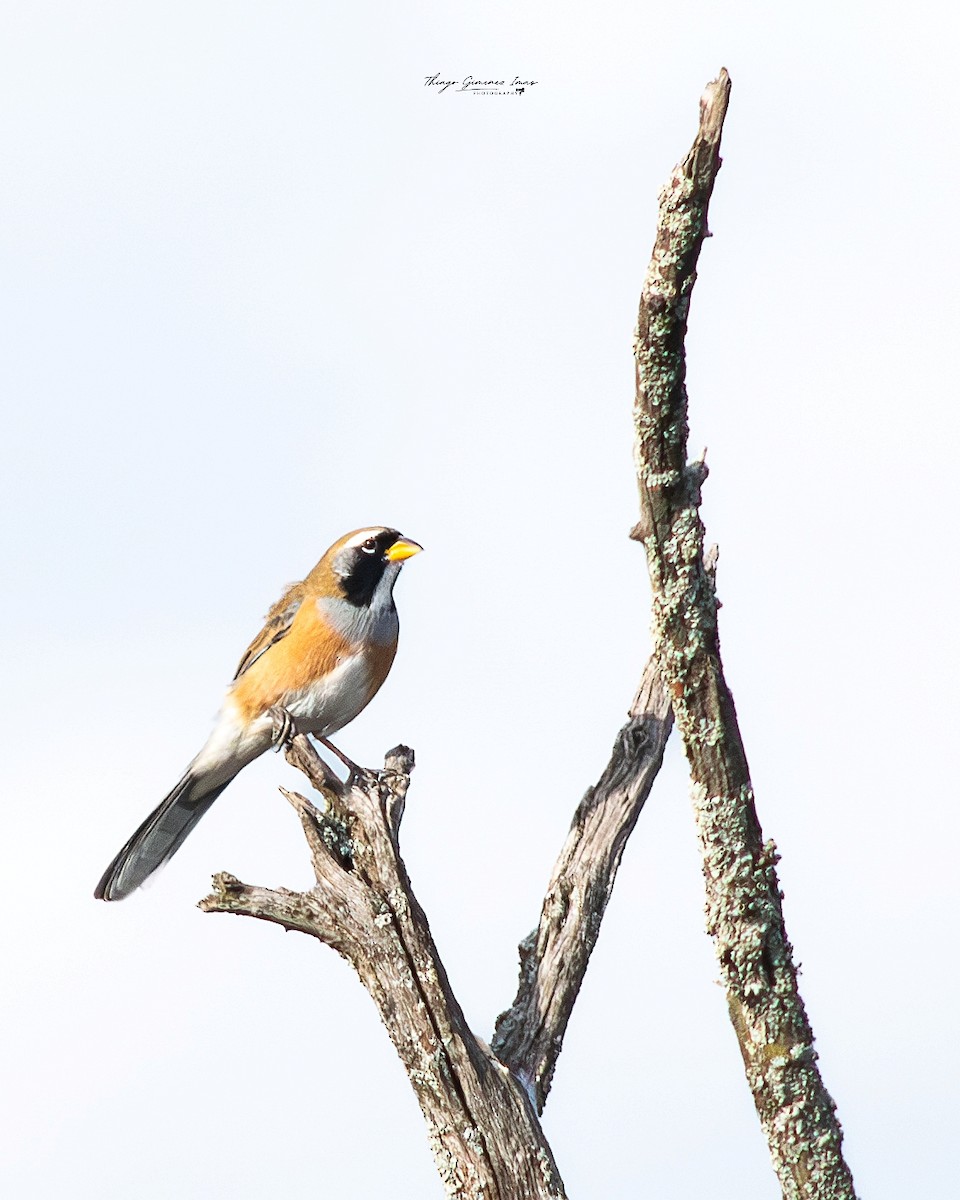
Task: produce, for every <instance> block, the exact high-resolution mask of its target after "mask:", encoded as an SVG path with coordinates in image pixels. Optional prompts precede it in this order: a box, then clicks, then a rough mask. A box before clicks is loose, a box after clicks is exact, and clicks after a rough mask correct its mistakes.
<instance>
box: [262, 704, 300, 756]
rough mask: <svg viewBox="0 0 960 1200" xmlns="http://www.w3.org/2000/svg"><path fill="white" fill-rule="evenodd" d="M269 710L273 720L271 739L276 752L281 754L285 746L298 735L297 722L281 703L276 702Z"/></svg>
mask: <svg viewBox="0 0 960 1200" xmlns="http://www.w3.org/2000/svg"><path fill="white" fill-rule="evenodd" d="M267 712H268V715H269V716H270V718H271V719H272V721H273V732H272V733H271V735H270V741H271V742H272V743H273V750H274V753H275V754H279V753H280V751H281V750H282V749H283V748H284V746H286V745H287V744H288V743H289V742H292V741H293V739H294V738H295V737H296V736H297V723H296V721H294V719H293V717H292V716H291V714H290V713H289V712H288V711H287V709H285V708H284V707H283V706H282V705H280V704H275V705H274V706H273V708H271V709H268V710H267Z"/></svg>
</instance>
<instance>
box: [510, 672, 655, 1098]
mask: <svg viewBox="0 0 960 1200" xmlns="http://www.w3.org/2000/svg"><path fill="white" fill-rule="evenodd" d="M672 728H673V716H672V714H671V711H670V701H669V700H668V699H667V694H666V691H665V690H664V688H663V685H662V684H661V682H660V673H659V671H658V669H657V665H656V663H655V661H654V660H653V659H651V660H650V661H649V662H648V663H647V666H646V669H645V670H644V673H643V679H642V681H641V683H640V689H639V691H638V692H637V695H636V698H635V699H634V702H633V704H632V705H631V707H630V713H629V719H628V721H627V723H626V725H624V727H623V728H622V729H621V730H620V732H619V734H618V735H617V740H616V742H615V743H614V746H613V752H612V754H611V756H610V762H609V763H608V764H607V766H606V768H605V770H604V772H603V774H602V775H601V776H600V779H599V780H598V782H597V783H596V785H595V786H594V787H592V788H589V789H588V791H587V793H586V795H585V796H584V797H583V799H582V800H581V801H580V806H579V807H578V809H577V811H576V813H575V815H574V818H573V824H572V825H571V827H570V833H569V835H568V837H567V841H566V844H565V845H564V847H563V850H562V851H561V853H560V857H559V858H558V859H557V863H556V866H555V867H554V869H553V874H552V875H551V877H550V883H549V884H548V886H547V894H546V897H545V898H544V901H543V911H542V912H541V915H540V924H539V926H538V927H537V928H536V929H535V930H534V931H533V932H532V933H531V934H530V935H529V936H528V937H526V938H525V939H524V940H523V941H522V942H521V943H520V986H519V988H518V990H517V997H516V999H515V1000H514V1002H513V1004H512V1006H511V1007H510V1008H509V1009H508V1010H507V1011H506V1012H504V1013H501V1014H500V1016H499V1017H498V1018H497V1027H496V1030H495V1033H494V1037H493V1042H492V1047H493V1051H494V1053H495V1054H496V1055H497V1057H498V1058H499V1059H501V1061H502V1062H504V1063H506V1065H507V1066H508V1067H509V1068H510V1069H511V1071H513V1073H514V1074H515V1075H516V1076H517V1078H518V1079H519V1080H520V1081H521V1083H523V1085H524V1087H525V1088H526V1089H527V1091H528V1093H529V1094H530V1096H531V1099H532V1100H533V1102H534V1103H535V1104H536V1106H537V1112H541V1113H542V1112H543V1108H544V1105H545V1104H546V1100H547V1093H548V1092H549V1090H550V1084H551V1081H552V1079H553V1071H554V1067H555V1066H556V1063H557V1058H558V1057H559V1054H560V1050H561V1048H562V1046H563V1035H564V1033H565V1032H566V1028H567V1023H568V1022H569V1020H570V1014H571V1013H572V1012H573V1006H574V1003H575V1002H576V999H577V994H578V993H579V991H580V985H581V983H582V982H583V977H584V974H585V973H586V970H587V964H588V963H589V961H590V955H591V954H592V953H593V948H594V946H595V945H596V942H597V938H598V936H599V934H600V922H601V920H602V919H603V914H604V911H605V910H606V907H607V901H608V900H609V899H610V895H611V893H612V891H613V884H614V881H615V879H616V876H617V868H618V867H619V866H620V859H621V857H622V855H623V850H624V847H625V846H626V844H627V839H628V838H629V836H630V834H631V833H632V832H633V829H634V826H635V825H636V823H637V818H638V817H639V815H640V810H641V809H642V808H643V805H644V802H645V801H646V799H647V796H649V794H650V788H651V787H652V786H653V781H654V779H655V778H656V776H657V772H658V771H659V770H660V764H661V763H662V761H663V748H664V746H665V745H666V742H667V738H668V737H669V736H670V730H671V729H672Z"/></svg>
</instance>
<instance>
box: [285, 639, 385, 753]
mask: <svg viewBox="0 0 960 1200" xmlns="http://www.w3.org/2000/svg"><path fill="white" fill-rule="evenodd" d="M369 697H370V668H369V666H368V665H367V662H366V659H365V658H364V656H363V655H362V654H351V655H350V657H349V658H345V659H344V660H343V661H342V662H341V663H339V664H338V666H336V667H335V668H334V669H333V670H332V671H330V672H329V673H328V674H327V675H326V676H324V678H323V679H319V680H316V681H315V682H314V683H311V684H310V685H309V686H308V687H305V688H300V689H299V690H297V691H295V692H287V694H286V695H285V696H284V697H283V699H282V700H281V704H282V705H283V707H284V708H285V709H286V710H287V711H288V712H289V713H290V715H291V716H292V717H293V718H294V720H295V721H296V723H297V729H298V731H299V732H300V733H314V734H316V735H317V736H318V737H329V736H330V734H332V733H336V732H337V730H338V729H342V728H343V727H344V725H348V724H349V723H350V722H351V721H352V720H353V718H354V717H355V716H356V715H357V713H359V712H360V711H361V709H363V708H364V707H365V706H366V703H367V700H368V699H369Z"/></svg>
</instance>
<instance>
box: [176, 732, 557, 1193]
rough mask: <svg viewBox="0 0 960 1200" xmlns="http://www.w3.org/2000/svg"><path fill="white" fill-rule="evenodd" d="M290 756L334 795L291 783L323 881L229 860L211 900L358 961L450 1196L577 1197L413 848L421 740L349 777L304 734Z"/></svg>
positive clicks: (211, 908) (207, 904)
mask: <svg viewBox="0 0 960 1200" xmlns="http://www.w3.org/2000/svg"><path fill="white" fill-rule="evenodd" d="M287 758H288V760H289V761H290V762H291V763H292V764H293V765H294V766H297V767H299V768H300V769H301V770H302V771H304V773H305V774H306V775H307V776H308V778H309V779H310V781H311V783H312V784H313V785H314V787H316V788H317V789H318V790H319V791H320V792H321V793H322V794H323V796H324V799H325V801H326V807H325V809H324V810H323V811H321V810H320V809H318V808H316V807H315V806H314V805H313V804H312V803H311V802H310V801H309V800H307V799H306V798H305V797H303V796H300V795H298V794H297V793H295V792H286V793H285V795H286V796H287V799H288V800H289V801H290V802H291V804H292V805H293V806H294V808H295V809H296V811H297V813H298V815H299V817H300V821H301V824H302V826H303V831H304V834H305V836H306V839H307V842H308V845H309V847H310V853H311V857H312V860H313V867H314V873H315V875H316V881H317V882H316V886H315V887H313V888H311V889H309V890H308V891H306V892H293V891H287V890H286V889H269V888H261V887H252V886H249V885H247V884H244V883H241V882H240V881H239V880H238V879H236V878H234V877H233V876H232V875H228V874H220V875H217V876H216V877H215V878H214V892H213V894H212V895H210V896H208V897H207V898H206V899H205V900H202V901H201V903H200V907H201V908H202V909H204V910H205V911H207V912H225V913H235V914H238V915H242V916H249V917H257V918H259V919H260V920H264V921H271V922H273V923H275V924H277V925H282V926H283V927H284V928H286V929H295V930H298V931H299V932H301V933H307V934H310V935H311V936H312V937H315V938H317V939H319V940H320V941H321V942H324V943H326V944H327V945H329V946H332V947H333V948H334V949H335V950H336V951H337V952H338V953H340V954H341V955H342V956H343V957H344V958H345V959H346V960H347V961H348V962H349V963H350V964H351V965H352V966H353V968H354V970H355V971H356V972H357V974H358V975H359V977H360V979H361V981H362V982H363V985H364V987H365V988H366V989H367V991H368V992H369V993H370V995H371V997H372V998H373V1000H374V1003H375V1004H376V1005H377V1008H378V1010H379V1012H380V1016H381V1019H382V1020H383V1023H384V1025H385V1026H386V1029H387V1032H388V1033H389V1035H390V1038H391V1040H392V1042H393V1044H394V1046H395V1047H396V1050H397V1053H398V1054H399V1056H400V1058H401V1060H402V1062H403V1065H404V1067H405V1068H406V1071H407V1075H408V1077H409V1079H410V1082H411V1084H412V1085H413V1089H414V1091H415V1093H416V1096H417V1099H418V1101H419V1103H420V1108H421V1111H422V1112H423V1115H424V1118H425V1120H426V1123H427V1130H428V1136H429V1140H430V1147H431V1149H432V1151H433V1155H434V1161H435V1162H436V1165H437V1169H438V1170H439V1172H440V1176H441V1179H442V1181H443V1185H444V1187H445V1189H446V1192H447V1195H448V1196H451V1197H456V1198H457V1200H481V1198H482V1200H521V1198H522V1200H527V1198H529V1200H564V1191H563V1184H562V1182H561V1180H560V1176H559V1173H558V1171H557V1167H556V1164H555V1162H554V1160H553V1155H552V1153H551V1151H550V1147H549V1145H548V1143H547V1141H546V1138H545V1137H544V1135H543V1131H542V1129H541V1128H540V1123H539V1121H538V1119H537V1115H536V1113H535V1112H534V1110H533V1107H532V1105H531V1104H530V1102H529V1100H528V1099H527V1096H526V1094H525V1092H524V1090H523V1088H522V1087H521V1086H520V1084H519V1083H518V1081H517V1080H516V1078H515V1077H514V1076H513V1075H512V1074H511V1073H510V1071H509V1070H508V1069H507V1068H506V1067H505V1066H504V1065H503V1064H502V1063H501V1062H500V1061H499V1060H498V1059H497V1058H496V1057H495V1056H494V1055H493V1053H492V1052H491V1051H490V1049H489V1048H488V1047H487V1046H485V1045H483V1044H482V1043H481V1042H480V1041H478V1040H477V1039H476V1038H475V1037H474V1036H473V1034H472V1033H471V1032H470V1029H469V1028H468V1026H467V1023H466V1021H465V1020H464V1017H463V1013H462V1011H461V1009H460V1005H459V1004H458V1003H457V1000H456V998H455V997H454V995H453V992H452V991H451V989H450V984H449V982H448V980H447V975H446V972H445V971H444V968H443V964H442V963H441V961H440V957H439V955H438V954H437V949H436V946H435V945H434V943H433V939H432V937H431V935H430V928H429V925H428V924H427V919H426V917H425V915H424V913H423V911H422V909H421V908H420V906H419V904H418V903H417V901H416V898H415V897H414V894H413V890H412V888H411V886H410V880H409V878H408V877H407V872H406V869H405V867H404V865H403V860H402V859H401V857H400V850H399V842H398V833H399V826H400V821H401V819H402V816H403V806H404V799H405V796H406V791H407V787H408V784H409V780H410V771H411V770H412V767H413V754H412V752H411V751H409V750H407V749H406V748H405V747H398V748H397V749H396V750H394V751H392V752H391V753H390V754H389V755H388V756H387V759H386V762H385V769H384V771H383V772H381V773H379V774H374V773H371V772H365V773H363V774H362V775H361V776H359V777H357V778H354V779H352V781H351V784H350V786H347V787H344V786H342V785H341V784H340V783H339V781H338V780H337V779H336V777H334V776H333V775H332V774H331V773H330V771H329V769H328V768H326V767H325V765H324V764H323V762H322V760H321V759H320V758H319V757H318V755H317V754H316V752H315V751H314V750H313V747H312V746H311V745H310V743H309V742H308V741H307V739H306V738H304V737H297V738H295V739H294V740H293V743H292V744H291V746H290V747H289V749H288V750H287Z"/></svg>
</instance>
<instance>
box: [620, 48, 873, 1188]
mask: <svg viewBox="0 0 960 1200" xmlns="http://www.w3.org/2000/svg"><path fill="white" fill-rule="evenodd" d="M729 95H730V79H729V76H728V75H727V73H726V71H722V72H721V73H720V77H719V78H718V79H717V80H715V81H714V82H713V83H712V84H710V85H708V87H707V90H706V92H705V93H704V96H703V98H702V100H701V109H700V129H699V132H698V134H697V137H696V139H695V141H694V143H693V147H692V149H691V150H690V153H689V154H688V155H687V157H686V158H685V159H684V161H683V162H682V163H680V164H679V165H678V166H677V167H676V168H675V169H674V171H673V174H672V176H671V178H670V180H669V182H668V183H667V185H666V187H665V188H664V189H663V191H662V193H661V195H660V214H659V221H658V230H657V237H656V242H655V244H654V249H653V255H652V258H651V261H650V266H649V268H648V270H647V275H646V279H645V282H644V286H643V294H642V297H641V301H640V312H639V317H638V322H637V335H636V364H637V391H636V404H635V408H634V419H635V427H636V443H635V458H636V466H637V479H638V484H639V489H640V513H641V516H640V522H639V524H638V525H637V527H636V529H635V531H634V536H635V537H636V538H637V539H638V540H642V541H643V544H644V546H645V548H646V552H647V562H648V566H649V569H650V579H651V584H652V589H653V610H654V643H655V649H654V652H655V654H656V656H657V657H658V659H659V661H660V663H661V664H662V669H663V676H664V681H665V683H666V685H667V689H668V692H669V695H670V698H671V700H672V702H673V711H674V714H675V716H676V721H677V727H678V729H679V731H680V734H681V736H682V738H683V744H684V749H685V752H686V755H687V759H688V760H689V763H690V772H691V776H692V779H693V798H694V809H695V813H696V821H697V830H698V835H699V840H700V846H701V850H702V853H703V872H704V878H705V880H706V891H707V927H708V930H709V932H710V934H711V935H712V937H713V939H714V942H715V947H716V952H717V958H718V960H719V963H720V971H721V976H722V979H723V983H724V986H725V988H726V992H727V1002H728V1005H729V1010H730V1016H731V1020H732V1022H733V1026H734V1029H735V1031H736V1035H737V1038H738V1041H739V1043H740V1050H741V1053H742V1055H743V1061H744V1066H745V1068H746V1074H747V1082H748V1085H749V1087H750V1090H751V1092H752V1093H753V1096H754V1100H755V1103H756V1107H757V1112H758V1114H759V1116H760V1121H761V1124H762V1126H763V1130H764V1133H765V1134H766V1137H767V1141H768V1144H769V1147H770V1153H771V1155H772V1158H773V1164H774V1167H775V1169H776V1172H777V1175H778V1176H779V1179H780V1184H781V1187H782V1189H783V1195H784V1197H785V1200H801V1198H804V1200H813V1198H814V1197H816V1200H841V1198H842V1200H853V1197H854V1189H853V1180H852V1178H851V1175H850V1172H849V1170H848V1168H847V1165H846V1163H845V1162H844V1159H843V1155H842V1152H841V1140H842V1135H841V1130H840V1124H839V1122H838V1120H837V1118H836V1113H835V1106H834V1103H833V1101H832V1100H831V1098H830V1096H829V1095H828V1093H827V1091H826V1089H825V1087H824V1084H823V1080H822V1079H821V1076H820V1072H819V1069H818V1067H817V1055H816V1052H815V1051H814V1049H813V1032H812V1030H811V1028H810V1023H809V1021H808V1020H807V1015H806V1012H805V1010H804V1006H803V1001H802V1000H801V998H800V993H799V991H798V989H797V977H796V970H795V968H794V965H793V960H792V952H791V947H790V943H789V942H788V940H787V934H786V929H785V926H784V921H783V912H782V908H781V903H780V902H781V899H782V896H781V893H780V890H779V885H778V881H777V873H776V867H775V864H776V862H777V853H776V849H775V847H774V844H773V842H764V840H763V834H762V832H761V829H760V823H759V821H758V819H757V814H756V810H755V807H754V797H753V790H752V787H751V784H750V775H749V771H748V767H747V758H746V754H745V752H744V747H743V742H742V740H741V737H740V730H739V727H738V725H737V716H736V711H735V709H734V704H733V697H732V695H731V694H730V690H729V688H728V687H727V684H726V681H725V679H724V676H723V668H722V665H721V662H720V644H719V638H718V632H717V601H716V594H715V591H714V586H713V581H712V580H711V578H710V576H709V573H708V571H707V570H706V569H705V567H704V563H703V539H704V530H703V525H702V523H701V521H700V515H699V505H700V486H701V484H702V483H703V481H704V479H705V478H706V468H705V466H704V464H703V463H692V464H690V465H688V464H687V394H686V388H685V384H684V375H685V360H684V337H685V334H686V327H687V314H688V311H689V305H690V293H691V290H692V288H693V284H694V281H695V279H696V271H695V268H696V264H697V258H698V255H699V252H700V246H701V243H702V241H703V239H704V237H705V236H707V206H708V204H709V200H710V196H711V193H712V191H713V184H714V180H715V178H716V174H717V171H718V169H719V167H720V155H719V150H720V135H721V131H722V128H723V121H724V117H725V115H726V111H727V102H728V99H729Z"/></svg>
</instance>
